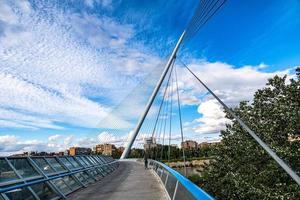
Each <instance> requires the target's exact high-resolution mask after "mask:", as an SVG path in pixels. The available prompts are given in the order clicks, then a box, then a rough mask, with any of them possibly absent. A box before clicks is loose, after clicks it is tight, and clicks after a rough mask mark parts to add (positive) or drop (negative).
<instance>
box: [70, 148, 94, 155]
mask: <svg viewBox="0 0 300 200" xmlns="http://www.w3.org/2000/svg"><path fill="white" fill-rule="evenodd" d="M91 152H92V150H91V149H90V148H84V147H70V149H69V155H70V156H76V155H89V154H91Z"/></svg>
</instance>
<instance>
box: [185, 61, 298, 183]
mask: <svg viewBox="0 0 300 200" xmlns="http://www.w3.org/2000/svg"><path fill="white" fill-rule="evenodd" d="M180 62H181V63H182V64H183V66H184V67H185V68H186V69H187V70H188V71H189V72H190V73H191V74H192V75H193V76H194V77H195V78H196V79H197V80H198V81H199V82H200V83H201V85H203V86H204V87H205V88H206V89H207V90H208V91H209V93H210V94H212V95H213V96H214V97H215V99H216V100H217V101H218V102H219V103H220V104H221V105H222V106H223V107H224V109H225V110H226V111H227V112H228V113H229V114H230V115H231V116H232V117H233V118H235V119H236V120H237V122H238V123H239V124H240V125H241V126H242V127H243V128H244V130H246V131H247V132H248V133H249V134H250V135H251V136H252V138H253V139H254V140H256V142H257V143H258V144H259V145H260V146H261V147H262V148H263V149H264V150H265V151H266V152H267V153H268V154H269V155H270V156H271V157H272V158H273V159H274V160H275V161H276V162H277V163H278V164H279V166H280V167H281V168H282V169H284V171H286V173H288V174H289V175H290V177H292V178H293V179H294V181H296V183H298V185H300V177H299V176H298V175H297V174H296V172H294V171H293V170H292V169H291V168H290V167H289V166H288V165H287V164H286V163H285V162H284V161H283V160H282V159H281V158H279V157H278V156H277V155H276V153H275V152H274V151H273V150H272V149H271V148H270V147H269V146H268V145H267V144H266V143H265V142H263V141H262V140H261V139H260V138H259V137H258V136H257V135H256V133H255V132H254V131H252V130H251V129H250V128H249V127H248V126H247V125H246V124H245V123H244V122H243V121H242V120H241V119H240V118H239V117H238V116H237V115H236V114H235V113H234V112H233V111H232V110H231V109H230V108H229V107H228V106H227V105H226V104H225V103H224V102H223V101H222V100H221V99H220V98H219V97H218V96H217V95H216V94H215V93H214V92H213V91H212V90H211V89H209V87H208V86H206V85H205V84H204V83H203V82H202V81H201V80H200V78H199V77H198V76H197V75H196V74H195V73H194V72H193V71H192V70H191V69H190V68H189V67H188V66H187V65H186V64H184V63H183V62H182V61H181V60H180Z"/></svg>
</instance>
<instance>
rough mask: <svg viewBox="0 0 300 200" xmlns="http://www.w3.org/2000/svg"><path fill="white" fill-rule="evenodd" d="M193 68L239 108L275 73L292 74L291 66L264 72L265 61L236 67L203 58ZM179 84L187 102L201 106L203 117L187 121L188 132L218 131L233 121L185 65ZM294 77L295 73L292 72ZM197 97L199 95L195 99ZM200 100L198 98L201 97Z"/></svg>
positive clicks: (217, 92) (180, 71) (227, 101)
mask: <svg viewBox="0 0 300 200" xmlns="http://www.w3.org/2000/svg"><path fill="white" fill-rule="evenodd" d="M189 67H190V68H191V69H192V71H193V72H194V73H195V74H196V75H197V76H199V78H200V79H201V80H202V81H203V82H204V83H205V84H206V85H207V86H208V87H210V88H211V90H212V91H213V92H214V93H215V94H216V95H218V96H219V97H220V98H221V99H222V101H224V102H225V103H226V104H227V105H228V106H230V107H235V106H237V105H238V103H239V102H240V101H245V100H247V101H251V100H252V98H253V95H254V93H255V91H257V89H260V88H262V87H264V86H265V84H266V82H267V80H268V79H269V78H272V77H274V76H275V75H279V76H283V75H285V74H288V75H290V73H289V71H290V69H287V70H283V71H275V72H262V71H260V69H261V68H267V66H266V65H265V64H261V65H259V66H243V67H240V68H235V67H234V66H232V65H228V64H226V63H221V62H215V63H209V62H206V61H203V60H200V61H199V60H197V61H194V62H193V63H192V64H190V65H189ZM178 71H179V74H181V76H179V77H178V78H179V86H180V88H182V89H183V90H184V91H187V92H186V93H184V92H181V96H182V99H183V104H184V105H197V106H198V112H199V113H200V114H202V115H203V116H202V117H199V118H198V119H196V120H194V121H193V122H190V123H186V124H185V130H186V131H194V132H197V133H201V134H204V133H217V132H219V131H220V130H221V129H224V128H225V124H226V123H228V122H229V121H228V120H227V119H226V118H225V114H224V112H223V108H222V107H221V105H220V104H219V103H218V102H217V101H216V100H214V98H213V97H212V96H211V95H207V93H208V91H207V90H206V89H205V88H204V87H203V86H202V85H201V84H200V83H199V82H197V81H196V79H195V78H194V77H193V76H192V75H191V74H189V72H188V71H187V70H186V69H185V68H179V70H178ZM290 76H291V75H290ZM195 97H196V98H195ZM196 99H197V100H198V101H197V100H196Z"/></svg>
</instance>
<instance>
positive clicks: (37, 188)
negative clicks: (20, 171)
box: [31, 183, 58, 200]
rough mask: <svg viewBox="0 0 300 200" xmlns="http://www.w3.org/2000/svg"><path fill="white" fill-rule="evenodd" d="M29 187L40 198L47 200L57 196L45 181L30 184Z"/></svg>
mask: <svg viewBox="0 0 300 200" xmlns="http://www.w3.org/2000/svg"><path fill="white" fill-rule="evenodd" d="M31 188H32V189H33V191H34V192H35V193H36V194H37V195H38V197H39V198H40V199H43V200H48V199H53V198H55V197H58V195H57V194H56V193H55V192H54V191H53V190H52V189H51V188H50V187H49V186H48V185H47V184H46V183H39V184H35V185H32V186H31Z"/></svg>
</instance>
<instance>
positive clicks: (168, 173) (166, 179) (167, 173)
mask: <svg viewBox="0 0 300 200" xmlns="http://www.w3.org/2000/svg"><path fill="white" fill-rule="evenodd" d="M168 178H169V172H167V177H166V180H165V186H166V185H167V182H168Z"/></svg>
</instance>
